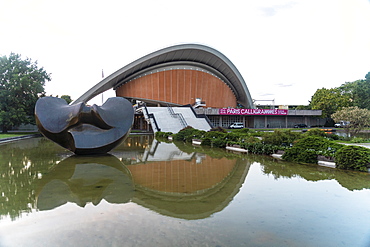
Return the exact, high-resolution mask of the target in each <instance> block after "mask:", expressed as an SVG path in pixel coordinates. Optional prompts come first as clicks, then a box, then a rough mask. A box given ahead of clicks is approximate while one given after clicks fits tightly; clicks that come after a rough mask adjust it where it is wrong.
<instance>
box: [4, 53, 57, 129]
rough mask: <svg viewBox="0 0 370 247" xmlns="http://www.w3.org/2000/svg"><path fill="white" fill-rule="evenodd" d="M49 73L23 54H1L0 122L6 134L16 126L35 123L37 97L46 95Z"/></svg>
mask: <svg viewBox="0 0 370 247" xmlns="http://www.w3.org/2000/svg"><path fill="white" fill-rule="evenodd" d="M46 81H50V74H48V73H46V71H45V70H44V68H43V67H41V68H39V67H38V66H37V61H36V62H33V61H32V60H31V59H29V58H26V59H24V60H22V58H21V55H19V54H15V53H11V54H10V55H9V57H7V56H3V57H0V125H1V127H2V131H3V133H5V132H7V130H8V129H9V128H10V127H12V126H16V125H20V124H22V123H24V124H28V123H33V122H34V108H35V104H36V101H37V99H38V98H39V97H40V96H41V95H44V94H45V91H44V85H45V82H46Z"/></svg>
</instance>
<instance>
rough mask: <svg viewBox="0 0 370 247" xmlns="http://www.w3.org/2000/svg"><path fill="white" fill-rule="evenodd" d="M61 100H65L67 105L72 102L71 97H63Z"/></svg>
mask: <svg viewBox="0 0 370 247" xmlns="http://www.w3.org/2000/svg"><path fill="white" fill-rule="evenodd" d="M60 98H61V99H64V100H65V101H66V102H67V104H69V103H71V102H72V99H71V96H69V95H62V96H60Z"/></svg>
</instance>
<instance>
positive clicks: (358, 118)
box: [331, 106, 370, 136]
mask: <svg viewBox="0 0 370 247" xmlns="http://www.w3.org/2000/svg"><path fill="white" fill-rule="evenodd" d="M331 117H332V118H333V119H334V120H335V121H336V122H339V121H348V122H349V124H347V125H345V126H344V129H345V131H346V133H347V134H350V135H351V136H354V135H355V134H357V133H358V132H359V131H360V130H362V129H364V128H365V127H366V126H369V125H370V110H368V109H360V108H358V107H357V106H354V107H346V108H343V109H342V110H340V111H337V112H336V113H334V114H333V115H332V116H331Z"/></svg>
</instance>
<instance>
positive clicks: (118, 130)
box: [35, 97, 134, 154]
mask: <svg viewBox="0 0 370 247" xmlns="http://www.w3.org/2000/svg"><path fill="white" fill-rule="evenodd" d="M35 115H36V124H37V127H38V128H39V130H40V132H41V133H42V134H43V135H44V136H45V137H47V138H49V139H50V140H52V141H54V142H56V143H57V144H59V145H61V146H62V147H64V148H67V149H69V150H71V151H72V152H74V153H75V154H102V153H107V152H109V151H110V150H111V149H113V148H114V147H116V146H117V145H118V144H120V143H121V142H122V141H123V140H124V139H125V138H126V137H127V136H128V134H129V133H130V130H131V126H132V123H133V120H134V110H133V107H132V105H131V103H130V102H129V101H128V100H126V99H124V98H121V97H113V98H109V99H108V100H107V101H106V102H105V103H104V104H103V105H102V106H97V105H92V106H89V105H86V104H85V103H78V104H75V105H68V104H67V102H66V101H65V100H64V99H61V98H56V97H43V98H40V99H39V100H38V101H37V102H36V106H35Z"/></svg>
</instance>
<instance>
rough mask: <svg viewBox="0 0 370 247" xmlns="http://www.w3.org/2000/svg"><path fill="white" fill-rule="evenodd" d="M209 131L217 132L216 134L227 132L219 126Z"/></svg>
mask: <svg viewBox="0 0 370 247" xmlns="http://www.w3.org/2000/svg"><path fill="white" fill-rule="evenodd" d="M209 131H218V132H223V133H227V130H226V129H225V128H222V127H220V126H218V127H213V128H212V129H210V130H209Z"/></svg>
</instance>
